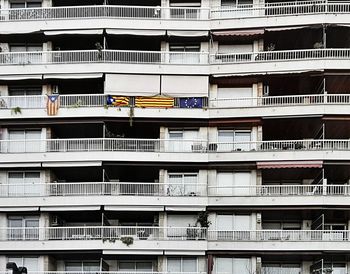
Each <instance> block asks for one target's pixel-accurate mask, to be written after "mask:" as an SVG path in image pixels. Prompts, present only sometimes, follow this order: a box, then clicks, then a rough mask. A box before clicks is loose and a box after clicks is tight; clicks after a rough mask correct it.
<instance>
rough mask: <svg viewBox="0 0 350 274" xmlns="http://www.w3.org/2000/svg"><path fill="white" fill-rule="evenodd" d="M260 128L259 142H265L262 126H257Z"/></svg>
mask: <svg viewBox="0 0 350 274" xmlns="http://www.w3.org/2000/svg"><path fill="white" fill-rule="evenodd" d="M257 128H258V134H257V139H256V140H257V141H262V140H263V129H262V126H257Z"/></svg>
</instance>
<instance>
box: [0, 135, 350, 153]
mask: <svg viewBox="0 0 350 274" xmlns="http://www.w3.org/2000/svg"><path fill="white" fill-rule="evenodd" d="M288 150H289V151H310V150H313V151H318V150H331V151H333V150H341V151H348V150H350V139H305V140H278V141H247V142H208V141H206V140H200V139H196V140H186V139H184V140H175V139H130V138H82V139H80V138H74V139H42V140H34V139H33V140H30V139H29V140H0V153H26V152H29V153H35V152H92V151H130V152H157V153H158V152H171V153H178V152H181V153H223V152H236V153H239V152H248V151H250V152H254V151H288Z"/></svg>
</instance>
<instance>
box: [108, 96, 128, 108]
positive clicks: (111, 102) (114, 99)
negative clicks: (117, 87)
mask: <svg viewBox="0 0 350 274" xmlns="http://www.w3.org/2000/svg"><path fill="white" fill-rule="evenodd" d="M128 105H129V97H127V96H112V95H108V96H107V106H115V107H127V106H128Z"/></svg>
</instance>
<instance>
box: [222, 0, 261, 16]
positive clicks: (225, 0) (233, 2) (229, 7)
mask: <svg viewBox="0 0 350 274" xmlns="http://www.w3.org/2000/svg"><path fill="white" fill-rule="evenodd" d="M221 6H222V7H223V8H224V9H223V10H222V11H221V16H222V17H230V18H237V17H249V16H252V15H254V11H253V9H252V7H253V0H221ZM242 8H244V9H242Z"/></svg>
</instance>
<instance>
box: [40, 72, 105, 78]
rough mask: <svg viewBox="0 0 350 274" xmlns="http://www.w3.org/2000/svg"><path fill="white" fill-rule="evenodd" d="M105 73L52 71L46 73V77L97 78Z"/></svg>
mask: <svg viewBox="0 0 350 274" xmlns="http://www.w3.org/2000/svg"><path fill="white" fill-rule="evenodd" d="M102 77H103V73H52V74H45V75H44V77H43V78H44V79H93V78H94V79H95V78H102Z"/></svg>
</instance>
